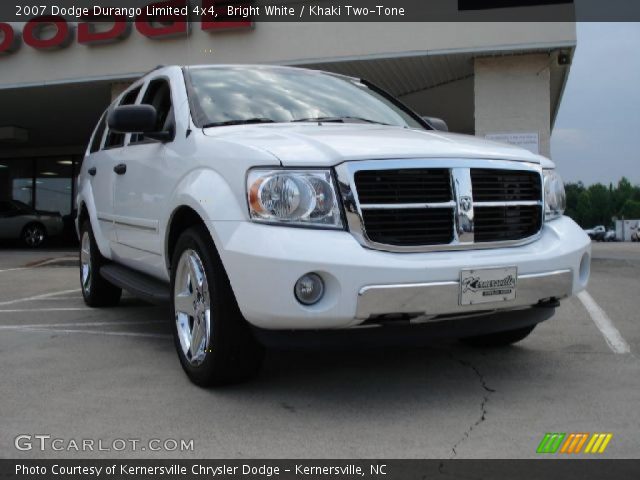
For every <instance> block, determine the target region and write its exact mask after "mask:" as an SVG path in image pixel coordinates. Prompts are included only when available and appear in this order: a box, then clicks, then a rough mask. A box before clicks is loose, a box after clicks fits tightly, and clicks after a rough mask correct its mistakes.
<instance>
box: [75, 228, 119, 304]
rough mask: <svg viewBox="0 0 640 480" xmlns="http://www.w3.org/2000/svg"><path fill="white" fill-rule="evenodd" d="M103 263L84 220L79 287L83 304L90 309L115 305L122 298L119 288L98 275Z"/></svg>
mask: <svg viewBox="0 0 640 480" xmlns="http://www.w3.org/2000/svg"><path fill="white" fill-rule="evenodd" d="M105 262H106V260H105V258H104V257H103V256H102V255H101V254H100V250H98V245H97V244H96V239H95V237H94V236H93V230H92V229H91V222H89V220H85V221H84V222H83V224H82V226H81V227H80V287H81V288H82V297H83V298H84V303H86V304H87V305H88V306H90V307H111V306H114V305H117V304H118V302H119V301H120V297H121V296H122V289H121V288H119V287H116V286H115V285H113V284H111V283H109V282H108V281H107V280H105V279H104V278H102V276H101V275H100V267H101V266H102V265H104V264H105Z"/></svg>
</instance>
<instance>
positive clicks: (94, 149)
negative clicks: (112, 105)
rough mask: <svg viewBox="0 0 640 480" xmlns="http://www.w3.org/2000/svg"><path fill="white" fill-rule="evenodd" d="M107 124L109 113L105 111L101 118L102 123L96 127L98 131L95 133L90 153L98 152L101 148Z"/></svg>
mask: <svg viewBox="0 0 640 480" xmlns="http://www.w3.org/2000/svg"><path fill="white" fill-rule="evenodd" d="M106 126H107V114H106V113H103V114H102V118H101V119H100V123H98V128H96V133H95V134H94V135H93V141H92V142H91V149H90V150H89V151H90V153H94V152H97V151H98V150H100V143H101V142H102V136H103V135H104V129H105V128H106Z"/></svg>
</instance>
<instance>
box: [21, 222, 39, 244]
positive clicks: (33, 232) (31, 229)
mask: <svg viewBox="0 0 640 480" xmlns="http://www.w3.org/2000/svg"><path fill="white" fill-rule="evenodd" d="M23 238H24V241H25V243H26V244H27V245H28V246H30V247H39V246H40V245H42V242H44V229H43V228H42V227H41V226H40V225H29V226H28V227H27V228H26V229H25V231H24V234H23Z"/></svg>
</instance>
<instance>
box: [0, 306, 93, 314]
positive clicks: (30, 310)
mask: <svg viewBox="0 0 640 480" xmlns="http://www.w3.org/2000/svg"><path fill="white" fill-rule="evenodd" d="M82 310H93V309H92V308H88V307H62V308H14V309H6V310H0V313H34V312H78V311H82Z"/></svg>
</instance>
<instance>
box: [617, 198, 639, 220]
mask: <svg viewBox="0 0 640 480" xmlns="http://www.w3.org/2000/svg"><path fill="white" fill-rule="evenodd" d="M620 216H621V217H623V218H626V219H637V218H640V202H639V201H637V200H632V199H629V200H627V201H626V202H625V203H624V205H623V206H622V209H621V211H620Z"/></svg>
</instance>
